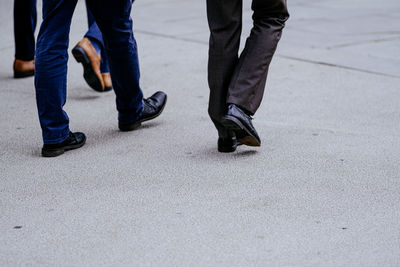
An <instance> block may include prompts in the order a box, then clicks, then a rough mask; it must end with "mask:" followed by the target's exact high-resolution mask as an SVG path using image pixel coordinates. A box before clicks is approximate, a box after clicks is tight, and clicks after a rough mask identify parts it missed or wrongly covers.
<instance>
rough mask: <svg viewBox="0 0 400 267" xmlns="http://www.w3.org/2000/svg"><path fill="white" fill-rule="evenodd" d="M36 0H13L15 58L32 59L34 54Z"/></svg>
mask: <svg viewBox="0 0 400 267" xmlns="http://www.w3.org/2000/svg"><path fill="white" fill-rule="evenodd" d="M36 16H37V15H36V0H15V1H14V39H15V58H16V59H20V60H25V61H28V60H32V59H33V58H34V56H35V35H34V33H35V28H36Z"/></svg>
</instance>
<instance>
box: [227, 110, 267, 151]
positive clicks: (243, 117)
mask: <svg viewBox="0 0 400 267" xmlns="http://www.w3.org/2000/svg"><path fill="white" fill-rule="evenodd" d="M251 120H252V118H251V117H250V116H249V115H247V114H246V113H245V112H244V111H243V110H242V109H240V108H239V107H238V106H236V105H235V104H230V105H229V106H228V112H227V114H226V115H225V116H224V117H223V119H222V121H221V123H222V125H224V127H225V128H227V129H230V130H232V131H234V132H235V134H236V138H237V140H238V141H239V142H240V143H242V144H244V145H247V146H260V145H261V140H260V137H259V136H258V134H257V131H256V129H255V128H254V126H253V124H252V123H251Z"/></svg>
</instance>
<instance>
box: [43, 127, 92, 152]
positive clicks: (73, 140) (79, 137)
mask: <svg viewBox="0 0 400 267" xmlns="http://www.w3.org/2000/svg"><path fill="white" fill-rule="evenodd" d="M85 142H86V136H85V134H84V133H80V132H76V133H72V132H70V133H69V136H68V137H67V139H65V140H64V141H63V142H61V143H58V144H51V145H49V144H45V145H43V148H42V156H43V157H57V156H59V155H61V154H63V153H64V152H65V151H68V150H72V149H77V148H80V147H82V146H83V145H84V144H85Z"/></svg>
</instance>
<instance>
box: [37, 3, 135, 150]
mask: <svg viewBox="0 0 400 267" xmlns="http://www.w3.org/2000/svg"><path fill="white" fill-rule="evenodd" d="M76 3H77V0H43V22H42V25H41V27H40V31H39V35H38V39H37V46H36V60H35V88H36V102H37V107H38V113H39V120H40V125H41V128H42V135H43V141H44V143H45V144H56V143H60V142H62V141H64V140H65V139H66V138H67V137H68V134H69V132H70V130H69V118H68V116H67V113H66V112H65V111H64V110H63V106H64V104H65V101H66V89H67V88H66V87H67V61H68V42H69V37H68V36H69V30H70V25H71V18H72V15H73V13H74V9H75V6H76ZM87 6H88V8H89V9H90V11H91V12H92V14H93V16H94V18H95V20H96V22H97V25H98V26H99V29H100V30H101V32H102V33H103V39H104V46H105V49H106V53H107V55H108V60H109V67H110V73H111V79H112V83H113V88H114V92H115V94H116V104H117V110H118V119H119V122H120V123H121V124H131V123H134V122H136V121H137V120H138V119H139V117H140V116H141V113H142V111H143V93H142V90H141V89H140V86H139V77H140V73H139V61H138V54H137V46H136V41H135V38H134V36H133V32H132V19H131V17H130V12H131V7H132V1H131V0H119V1H109V0H87Z"/></svg>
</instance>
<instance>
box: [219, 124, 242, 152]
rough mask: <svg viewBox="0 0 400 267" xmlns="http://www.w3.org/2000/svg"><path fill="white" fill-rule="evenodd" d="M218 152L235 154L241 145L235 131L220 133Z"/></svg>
mask: <svg viewBox="0 0 400 267" xmlns="http://www.w3.org/2000/svg"><path fill="white" fill-rule="evenodd" d="M218 135H219V137H218V151H219V152H222V153H230V152H235V151H236V147H237V146H238V145H240V143H238V141H237V140H236V135H235V133H234V132H233V131H230V130H223V131H219V132H218Z"/></svg>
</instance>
